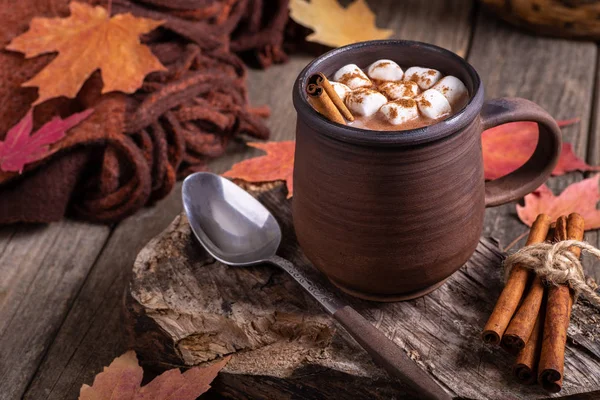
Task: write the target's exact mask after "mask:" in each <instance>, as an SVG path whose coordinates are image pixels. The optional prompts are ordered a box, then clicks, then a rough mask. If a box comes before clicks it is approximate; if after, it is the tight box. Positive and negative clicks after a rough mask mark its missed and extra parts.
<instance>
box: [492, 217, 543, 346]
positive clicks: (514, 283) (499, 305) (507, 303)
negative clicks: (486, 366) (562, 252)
mask: <svg viewBox="0 0 600 400" xmlns="http://www.w3.org/2000/svg"><path fill="white" fill-rule="evenodd" d="M551 222H552V221H551V219H550V217H549V216H547V215H546V214H540V215H538V216H537V218H536V219H535V222H534V223H533V224H532V225H531V230H530V232H529V237H528V238H527V243H526V245H530V244H534V243H541V242H543V241H544V240H545V239H546V235H547V234H548V230H549V229H550V224H551ZM529 276H530V272H529V270H528V269H526V268H523V267H522V266H520V265H515V266H514V267H513V269H512V270H511V272H510V275H509V277H508V280H507V282H506V285H505V286H504V289H503V290H502V293H500V297H499V298H498V301H497V302H496V306H495V307H494V311H493V312H492V315H490V318H489V319H488V322H487V324H485V327H484V328H483V333H482V335H481V337H482V338H483V341H484V342H485V343H489V344H499V343H500V338H501V337H502V335H504V331H505V330H506V327H507V326H508V324H509V322H510V320H511V319H512V317H513V315H514V313H515V310H516V309H517V307H518V306H519V302H520V301H521V297H523V292H524V291H525V287H526V286H527V281H528V280H529Z"/></svg>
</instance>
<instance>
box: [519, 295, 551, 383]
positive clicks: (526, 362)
mask: <svg viewBox="0 0 600 400" xmlns="http://www.w3.org/2000/svg"><path fill="white" fill-rule="evenodd" d="M544 308H545V306H544V305H542V309H541V310H540V312H539V313H538V316H537V318H536V319H535V323H534V325H533V331H532V332H531V335H530V337H529V339H528V341H527V343H526V344H525V346H524V347H523V349H522V350H521V351H520V352H519V354H518V355H517V359H516V361H515V365H514V366H513V375H514V376H515V378H517V381H518V382H520V383H523V384H525V385H532V384H534V383H535V382H536V381H537V367H538V361H539V360H540V352H541V350H542V337H543V331H542V327H543V326H544V311H545V310H544Z"/></svg>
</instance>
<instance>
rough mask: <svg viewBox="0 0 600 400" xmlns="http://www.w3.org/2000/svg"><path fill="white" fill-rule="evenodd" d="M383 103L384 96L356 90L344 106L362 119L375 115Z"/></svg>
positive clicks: (370, 91) (385, 101) (376, 92)
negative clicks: (362, 117)
mask: <svg viewBox="0 0 600 400" xmlns="http://www.w3.org/2000/svg"><path fill="white" fill-rule="evenodd" d="M442 97H444V96H442ZM385 103H387V99H386V98H385V96H384V95H382V94H381V93H379V92H378V91H376V90H372V89H364V88H360V89H356V90H354V91H352V93H350V94H349V95H348V97H346V106H347V107H348V108H349V109H350V111H352V113H353V114H357V115H362V116H364V117H370V116H371V115H373V114H375V113H376V112H377V110H379V108H381V106H382V105H384V104H385Z"/></svg>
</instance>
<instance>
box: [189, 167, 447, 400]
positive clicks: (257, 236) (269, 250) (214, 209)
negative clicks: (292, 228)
mask: <svg viewBox="0 0 600 400" xmlns="http://www.w3.org/2000/svg"><path fill="white" fill-rule="evenodd" d="M182 190H183V206H184V208H185V213H186V214H187V217H188V220H189V223H190V226H191V227H192V231H193V232H194V235H196V238H197V239H198V241H199V242H200V244H202V246H204V248H205V249H206V251H207V252H208V253H209V254H210V255H212V256H213V257H214V258H215V259H217V260H219V261H221V262H222V263H224V264H227V265H230V266H240V267H241V266H247V265H255V264H262V263H269V264H273V265H276V266H278V267H280V268H282V269H283V270H284V271H286V272H287V273H289V274H290V275H291V276H292V277H293V278H294V279H295V280H296V281H297V282H298V283H299V284H300V285H301V286H302V287H303V288H304V289H306V290H307V291H308V292H309V293H310V294H311V295H312V296H313V297H314V298H315V299H316V300H317V301H318V302H319V303H321V305H322V306H323V308H324V309H325V310H326V311H327V312H328V313H329V314H331V315H332V316H333V318H335V320H337V321H338V322H339V323H340V324H341V325H342V326H343V327H344V328H345V329H346V331H347V332H348V333H349V334H350V335H351V336H352V337H353V338H354V339H355V340H356V341H357V342H358V343H359V344H360V345H361V346H362V347H363V348H364V349H365V350H366V351H367V352H368V353H369V354H370V355H371V357H372V358H373V360H374V361H375V362H376V363H377V364H379V365H381V366H382V367H383V368H385V370H386V371H387V372H388V373H389V374H390V375H391V376H394V377H396V378H399V379H400V380H402V381H403V382H404V383H405V384H407V385H408V386H410V387H411V388H412V389H414V390H415V391H416V392H417V393H419V398H422V399H444V400H446V399H451V397H450V395H448V394H447V393H446V392H445V391H444V390H443V389H442V388H441V387H440V386H439V385H438V384H436V383H435V381H434V380H433V379H432V378H431V376H429V375H428V374H426V373H425V372H424V371H423V370H421V369H420V368H419V367H418V366H417V365H416V364H415V363H414V362H413V361H412V360H410V359H409V357H408V356H407V355H406V353H405V352H404V351H403V350H402V349H400V348H399V347H398V346H396V344H394V342H392V341H391V340H389V339H388V338H387V337H386V336H385V335H384V334H383V333H381V332H380V331H379V330H378V329H377V328H375V327H374V326H373V325H371V324H370V323H369V322H368V321H367V320H366V319H364V318H363V316H362V315H360V314H359V313H358V312H356V311H355V310H354V309H353V308H352V307H350V306H349V305H347V304H345V303H344V302H343V301H342V300H340V299H339V298H337V297H336V296H335V295H334V294H333V293H331V292H329V291H328V290H326V289H324V288H322V287H319V286H317V285H316V284H315V283H313V282H311V281H310V279H309V278H308V277H306V276H305V275H304V273H303V272H302V271H301V270H299V269H297V268H296V267H295V266H294V265H293V264H292V263H291V262H289V261H287V260H285V259H283V258H281V257H279V256H277V255H276V254H275V253H276V251H277V248H278V247H279V243H280V242H281V230H280V229H279V225H278V223H277V221H276V220H275V218H274V217H273V215H272V214H271V213H270V212H269V210H267V209H266V208H265V207H264V206H263V205H262V204H261V203H260V202H259V201H258V200H256V199H255V198H254V197H252V196H251V195H250V194H248V193H247V192H246V191H244V190H243V189H242V188H240V187H239V186H237V185H236V184H234V183H233V182H230V181H229V180H227V179H225V178H221V177H220V176H218V175H215V174H211V173H207V172H198V173H195V174H192V175H190V176H188V177H187V178H186V179H185V181H184V182H183V189H182Z"/></svg>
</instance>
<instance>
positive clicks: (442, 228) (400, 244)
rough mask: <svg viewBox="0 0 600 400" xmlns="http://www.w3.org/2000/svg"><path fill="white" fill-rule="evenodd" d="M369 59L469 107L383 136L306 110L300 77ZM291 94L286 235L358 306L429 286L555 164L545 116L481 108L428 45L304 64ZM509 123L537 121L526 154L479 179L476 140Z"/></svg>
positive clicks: (509, 104) (504, 102)
mask: <svg viewBox="0 0 600 400" xmlns="http://www.w3.org/2000/svg"><path fill="white" fill-rule="evenodd" d="M378 59H392V60H395V61H397V62H398V63H399V64H400V65H402V66H404V67H409V66H413V65H418V66H424V67H430V68H435V69H438V70H440V71H442V73H443V74H446V75H454V76H456V77H458V78H459V79H461V80H462V81H463V82H464V83H465V85H466V86H467V88H468V89H469V93H470V100H469V103H468V104H467V105H466V106H465V107H464V108H463V109H462V110H460V111H459V112H458V113H456V114H454V115H452V116H451V117H449V118H448V119H446V120H444V121H441V122H438V123H436V124H434V125H430V126H427V127H423V128H419V129H413V130H407V131H400V132H389V131H367V130H363V129H359V128H353V127H350V126H346V125H340V124H337V123H334V122H330V121H329V120H327V119H326V118H324V117H323V116H321V115H320V114H318V113H317V112H316V111H315V110H313V108H312V107H311V106H310V105H309V103H308V102H307V100H306V96H305V89H306V87H305V86H306V81H307V78H308V77H309V76H310V75H311V74H313V73H315V72H323V73H324V74H326V75H327V76H331V75H332V74H333V73H334V72H335V71H336V70H337V69H338V68H340V67H342V66H343V65H346V64H350V63H353V64H357V65H358V66H359V67H362V68H364V67H365V66H367V65H369V64H370V63H372V62H374V61H375V60H378ZM293 90H294V91H293V100H294V107H295V108H296V111H297V113H298V120H297V127H296V155H295V163H294V198H293V202H292V207H293V218H294V226H295V230H296V235H297V237H298V241H299V243H300V246H301V248H302V250H303V251H304V253H305V254H306V256H307V257H308V259H309V260H310V261H311V262H312V263H313V264H314V265H315V266H316V267H317V268H318V269H319V270H321V271H322V272H323V273H324V274H325V275H326V276H327V277H328V278H329V279H330V280H331V282H332V283H334V284H335V285H337V286H338V287H339V288H341V289H342V290H344V291H345V292H347V293H350V294H352V295H355V296H357V297H360V298H364V299H369V300H377V301H396V300H407V299H412V298H415V297H419V296H422V295H424V294H426V293H429V292H430V291H432V290H434V289H435V288H437V287H439V286H440V285H441V284H442V283H443V282H444V281H445V279H446V278H448V277H449V276H450V275H451V274H452V273H454V272H455V271H456V270H458V269H459V268H460V267H461V266H462V265H463V264H464V263H465V262H466V261H467V260H468V259H469V257H470V256H471V255H472V254H473V252H474V251H475V248H476V246H477V243H478V241H479V237H480V235H481V231H482V228H483V218H484V210H485V207H487V206H497V205H500V204H504V203H507V202H510V201H514V200H516V199H519V198H521V197H523V196H524V195H526V194H527V193H530V192H532V191H533V190H535V189H536V188H537V187H539V186H540V185H541V184H542V183H544V181H546V179H547V178H548V177H549V176H550V173H551V171H552V169H553V168H554V166H555V165H556V163H557V161H558V156H559V153H560V148H561V132H560V130H559V128H558V126H557V124H556V122H555V121H554V119H553V118H552V117H551V116H550V115H549V114H548V113H547V112H546V111H544V110H543V109H542V108H541V107H540V106H538V105H537V104H534V103H532V102H531V101H528V100H525V99H519V98H503V99H495V100H488V101H484V94H483V85H482V83H481V81H480V78H479V76H478V74H477V72H476V71H475V69H474V68H473V67H472V66H471V65H469V64H468V63H467V62H466V61H465V60H464V59H462V58H461V57H459V56H458V55H456V54H454V53H452V52H450V51H448V50H445V49H442V48H440V47H437V46H433V45H430V44H425V43H419V42H412V41H401V40H383V41H371V42H363V43H356V44H352V45H349V46H346V47H342V48H338V49H335V50H333V51H330V52H329V53H327V54H325V55H323V56H321V57H319V58H318V59H316V60H314V61H312V62H311V63H310V64H309V65H308V66H307V67H306V68H305V69H304V70H303V71H302V72H301V73H300V75H299V76H298V79H297V80H296V83H295V85H294V89H293ZM513 121H535V122H537V123H538V124H539V128H540V129H539V131H540V134H539V140H538V144H537V147H536V149H535V152H534V153H533V155H532V156H531V158H530V159H529V160H528V161H527V162H526V163H525V164H524V165H523V166H522V167H520V168H519V169H518V170H516V171H514V172H513V173H511V174H509V175H506V176H504V177H501V178H499V179H496V180H493V181H489V182H485V180H484V177H483V158H482V153H481V132H482V131H483V130H484V129H487V128H491V127H493V126H496V125H499V124H503V123H507V122H513Z"/></svg>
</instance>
